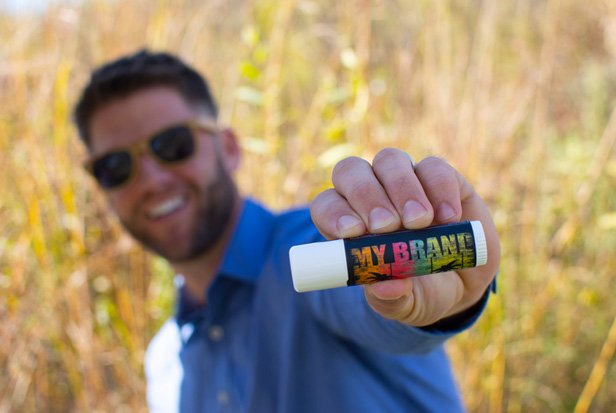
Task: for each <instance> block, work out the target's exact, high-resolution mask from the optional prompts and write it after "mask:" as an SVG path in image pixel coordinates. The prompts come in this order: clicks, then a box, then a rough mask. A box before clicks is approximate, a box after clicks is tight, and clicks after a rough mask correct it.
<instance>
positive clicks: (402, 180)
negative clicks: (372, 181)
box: [372, 149, 434, 229]
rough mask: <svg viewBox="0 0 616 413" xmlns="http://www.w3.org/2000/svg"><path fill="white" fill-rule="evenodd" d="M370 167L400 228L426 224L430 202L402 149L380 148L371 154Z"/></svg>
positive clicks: (430, 218) (430, 220)
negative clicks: (394, 212)
mask: <svg viewBox="0 0 616 413" xmlns="http://www.w3.org/2000/svg"><path fill="white" fill-rule="evenodd" d="M372 169H373V171H374V174H375V175H376V177H377V178H378V180H379V182H380V183H381V185H382V186H383V188H384V189H385V192H386V193H387V195H388V196H389V198H390V200H391V202H392V204H393V205H394V207H395V208H396V212H397V213H398V216H399V218H400V222H401V223H402V226H403V227H404V228H407V229H417V228H424V227H427V226H428V225H430V223H431V222H432V219H433V216H434V211H433V208H432V205H431V203H430V200H429V199H428V197H427V196H426V193H425V192H424V188H423V187H422V183H421V182H420V181H419V179H418V176H417V175H415V172H414V171H413V165H412V164H411V162H410V159H409V157H408V155H407V154H406V153H405V152H402V151H399V150H396V149H384V150H382V151H381V152H379V153H378V154H377V155H376V156H375V157H374V161H373V162H372Z"/></svg>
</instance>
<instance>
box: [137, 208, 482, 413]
mask: <svg viewBox="0 0 616 413" xmlns="http://www.w3.org/2000/svg"><path fill="white" fill-rule="evenodd" d="M320 240H323V238H322V236H321V235H320V234H319V233H318V231H317V230H316V229H315V227H314V225H313V223H312V220H311V218H310V214H309V212H308V211H307V210H305V209H304V210H294V211H290V212H287V213H284V214H280V215H275V214H273V213H271V212H269V211H267V210H266V209H264V208H263V207H261V206H259V205H258V204H256V203H255V202H253V201H250V200H247V201H245V204H244V209H243V212H242V215H241V218H240V221H239V224H238V226H237V229H236V232H235V234H234V236H233V238H232V240H231V242H230V244H229V247H228V249H227V251H226V254H225V257H224V260H223V263H222V265H221V267H220V269H219V271H218V273H217V274H218V275H217V277H216V279H215V280H214V282H213V283H212V285H211V287H210V288H209V290H208V292H207V305H206V306H205V307H198V306H197V305H195V303H194V302H193V301H191V300H190V297H189V296H188V295H187V294H185V293H184V291H183V289H182V288H181V287H180V288H179V292H180V293H179V305H178V312H177V314H176V317H174V318H173V319H170V320H168V321H167V322H166V323H165V324H164V325H163V327H162V328H161V330H160V331H159V332H158V333H157V335H156V336H155V337H154V339H153V340H152V342H151V343H150V345H149V347H148V351H147V354H146V360H145V370H146V376H147V381H148V388H147V401H148V405H149V407H150V409H151V411H152V412H175V411H181V412H184V413H185V412H257V413H266V412H281V413H283V412H284V413H302V412H310V413H314V412H327V413H329V412H423V411H431V412H455V411H461V410H464V408H463V404H462V401H461V398H460V396H459V393H458V390H457V387H456V384H455V381H454V378H453V376H452V371H451V367H450V364H449V361H448V359H447V356H446V354H445V352H444V350H443V343H444V341H445V340H447V339H448V338H449V337H451V336H453V335H454V334H456V333H458V332H460V331H462V330H464V329H466V328H468V327H469V326H470V325H471V324H472V323H473V322H474V321H475V320H476V318H477V317H478V316H479V314H480V313H481V312H482V310H483V307H484V305H485V301H486V300H487V296H488V293H486V295H485V296H484V298H483V299H482V300H481V302H480V303H479V304H478V305H476V306H475V307H474V309H473V310H472V311H470V312H469V311H467V312H466V313H465V314H464V316H462V317H458V318H457V319H456V320H455V322H454V325H452V324H451V323H449V324H448V325H447V326H446V328H445V329H443V328H438V326H432V327H429V328H416V327H410V326H407V325H403V324H400V323H398V322H395V321H391V320H386V319H384V318H383V317H381V316H379V315H378V314H376V313H375V312H374V311H372V310H371V309H370V307H369V306H368V304H367V302H366V300H365V298H364V293H363V288H361V287H343V288H337V289H332V290H324V291H314V292H308V293H301V294H300V293H297V292H295V290H294V289H293V286H292V280H291V274H290V268H289V248H290V247H291V246H293V245H297V244H302V243H307V242H314V241H320ZM434 276H438V275H434Z"/></svg>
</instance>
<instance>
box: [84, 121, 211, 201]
mask: <svg viewBox="0 0 616 413" xmlns="http://www.w3.org/2000/svg"><path fill="white" fill-rule="evenodd" d="M197 131H205V132H207V133H209V134H211V135H215V134H216V133H217V132H218V127H217V125H216V123H215V122H214V121H212V120H206V119H193V120H189V121H187V122H184V123H181V124H178V125H174V126H171V127H169V128H166V129H164V130H162V131H161V132H158V133H157V134H155V135H154V136H152V137H150V138H149V139H146V140H143V141H141V142H138V143H135V144H133V145H130V146H128V147H125V148H122V149H120V150H115V151H113V152H108V153H106V154H103V155H101V156H97V157H96V158H94V159H90V160H89V161H87V162H86V163H85V164H84V166H85V168H86V170H87V171H88V172H89V173H90V174H92V175H93V176H94V178H96V181H97V182H98V184H99V185H100V186H101V187H102V188H104V189H117V188H119V187H121V186H122V185H125V184H127V183H128V182H130V181H131V179H133V178H134V177H135V176H137V172H138V169H139V155H141V154H144V153H147V154H149V155H150V156H151V157H152V158H153V159H154V160H155V161H156V162H157V163H158V164H159V165H162V166H176V165H179V164H182V163H184V162H186V161H188V160H190V158H191V157H192V156H193V155H194V154H195V153H196V152H197V139H196V138H195V136H196V132H197Z"/></svg>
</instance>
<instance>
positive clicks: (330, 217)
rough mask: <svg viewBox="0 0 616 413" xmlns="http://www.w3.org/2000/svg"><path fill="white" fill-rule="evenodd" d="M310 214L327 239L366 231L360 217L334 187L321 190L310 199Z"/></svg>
mask: <svg viewBox="0 0 616 413" xmlns="http://www.w3.org/2000/svg"><path fill="white" fill-rule="evenodd" d="M310 215H311V216H312V221H313V222H314V224H315V225H316V227H317V229H318V230H319V232H320V233H321V234H323V236H324V237H325V238H327V239H334V238H349V237H357V236H360V235H363V234H365V233H366V225H365V224H364V221H363V220H362V218H361V217H360V216H359V215H358V214H357V212H355V211H354V210H353V208H351V206H350V205H349V203H348V202H347V200H346V199H344V198H343V197H342V196H341V195H340V194H339V193H338V192H337V191H336V190H335V189H334V188H330V189H327V190H325V191H323V192H321V193H320V194H319V195H317V196H316V197H315V198H314V199H313V200H312V202H311V204H310Z"/></svg>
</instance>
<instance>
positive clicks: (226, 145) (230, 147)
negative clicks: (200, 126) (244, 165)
mask: <svg viewBox="0 0 616 413" xmlns="http://www.w3.org/2000/svg"><path fill="white" fill-rule="evenodd" d="M218 136H219V137H220V146H221V149H222V154H223V158H224V162H225V165H226V166H227V169H228V170H229V171H231V172H235V171H236V170H237V169H238V168H239V166H240V159H241V152H242V151H241V149H240V143H239V140H238V138H237V135H236V134H235V132H234V131H233V129H231V128H225V129H222V130H221V131H220V132H219V134H218Z"/></svg>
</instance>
